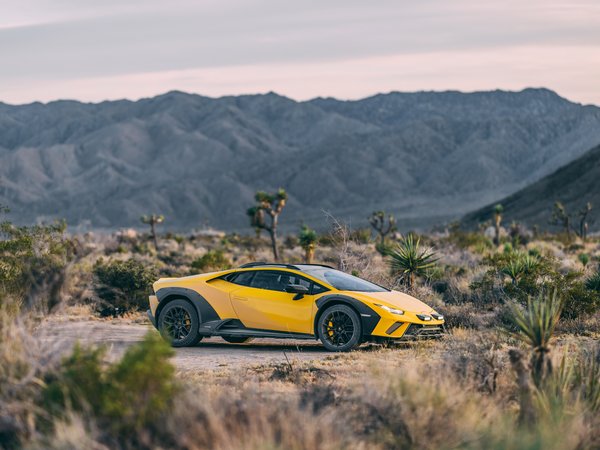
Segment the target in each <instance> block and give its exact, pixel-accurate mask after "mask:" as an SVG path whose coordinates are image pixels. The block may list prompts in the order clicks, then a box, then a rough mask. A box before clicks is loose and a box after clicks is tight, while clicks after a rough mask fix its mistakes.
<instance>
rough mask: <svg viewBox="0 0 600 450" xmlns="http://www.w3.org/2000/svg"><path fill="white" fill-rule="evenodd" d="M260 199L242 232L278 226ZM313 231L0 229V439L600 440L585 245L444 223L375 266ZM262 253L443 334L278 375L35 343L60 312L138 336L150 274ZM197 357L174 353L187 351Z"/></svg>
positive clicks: (174, 443)
mask: <svg viewBox="0 0 600 450" xmlns="http://www.w3.org/2000/svg"><path fill="white" fill-rule="evenodd" d="M267 197H268V198H267ZM267 197H263V196H262V194H261V196H257V203H258V204H257V206H256V208H257V209H256V210H254V211H253V215H251V218H252V220H253V225H254V226H256V227H257V228H258V229H260V230H263V229H267V231H268V227H271V225H269V223H271V224H273V222H271V219H268V218H269V217H272V218H273V219H277V216H275V217H273V216H272V215H271V213H270V212H269V208H271V210H272V211H273V212H274V213H275V214H279V213H281V210H282V208H283V206H284V205H285V197H284V196H283V194H282V195H279V196H278V195H269V196H267ZM259 208H260V209H259ZM277 209H279V212H277ZM259 211H263V212H262V213H260V212H259ZM257 214H258V215H259V216H260V215H261V214H262V219H261V218H258V219H257V218H256V215H257ZM492 214H493V212H492ZM491 217H492V218H493V217H494V216H493V215H492V216H491ZM324 222H328V223H329V225H328V226H327V227H324V228H323V229H322V230H321V231H320V232H317V231H315V230H312V229H310V228H308V227H306V228H303V229H302V230H301V231H300V234H297V233H292V234H290V235H288V236H285V235H281V236H280V238H279V237H278V235H277V233H276V234H275V235H274V236H275V241H274V240H273V235H272V234H271V233H270V232H269V231H268V232H269V236H268V237H267V236H261V235H260V234H259V235H238V234H224V233H203V232H198V233H190V234H177V235H174V234H169V233H163V234H161V233H154V234H153V233H152V231H150V233H146V234H143V233H142V234H140V233H138V232H133V231H128V232H121V233H118V234H117V233H115V234H114V235H98V234H97V235H93V234H87V235H72V234H70V233H69V232H68V228H66V225H65V224H64V223H56V224H51V225H40V226H34V227H16V226H14V225H13V224H11V223H9V222H7V221H4V222H2V224H1V232H2V239H1V240H0V256H1V258H0V445H1V446H2V447H3V448H23V447H26V448H97V449H103V448H189V449H204V448H210V449H231V448H245V449H254V448H255V449H264V448H274V449H341V448H348V447H351V448H364V449H371V448H373V449H410V448H425V449H456V448H461V449H479V448H486V449H504V448H510V449H538V448H544V449H594V448H598V447H599V446H600V433H599V430H600V419H599V418H600V347H599V346H598V339H599V338H600V312H599V311H600V268H599V263H600V240H599V239H598V237H597V236H595V235H593V234H589V233H588V234H587V235H586V236H585V239H584V236H579V235H578V234H579V233H577V234H575V233H573V235H572V236H570V238H569V239H563V236H562V235H554V234H549V233H542V232H537V233H536V234H535V236H534V235H533V234H532V233H528V232H526V230H523V229H522V228H519V227H514V228H515V229H517V228H518V229H517V231H514V230H513V226H512V224H511V226H509V227H507V228H504V227H503V226H502V222H500V224H499V227H498V232H497V233H496V229H495V227H492V230H491V233H486V232H483V231H468V230H462V229H460V228H459V227H457V226H449V227H447V228H446V229H443V230H440V231H439V232H436V233H429V234H417V233H411V232H405V233H403V234H401V235H400V234H398V235H394V234H392V233H389V234H388V235H386V236H385V237H384V238H385V239H384V242H385V246H386V247H388V249H387V250H386V251H385V252H380V251H379V250H380V248H378V247H380V243H381V235H380V234H378V235H377V236H376V237H375V238H372V237H371V233H370V230H368V229H351V228H350V227H349V226H347V225H346V224H344V223H343V222H341V221H339V220H336V219H334V218H332V217H324ZM275 223H276V221H275ZM259 224H263V225H264V227H263V226H259ZM494 224H495V222H494ZM366 225H367V226H368V224H366ZM265 227H267V228H265ZM386 228H387V227H386ZM274 230H277V226H275V228H274ZM511 230H513V232H511ZM365 231H366V232H365ZM407 231H408V230H407ZM496 237H497V238H498V242H497V243H495V242H494V240H495V239H496ZM278 238H279V240H278ZM155 239H156V241H157V243H158V248H160V252H156V251H155V249H154V240H155ZM280 241H281V242H280ZM274 242H275V244H274ZM274 245H275V247H274ZM274 250H276V252H277V253H275V252H274ZM581 255H586V258H584V259H585V260H586V263H585V264H584V263H583V262H582V257H581ZM273 256H278V257H279V260H281V261H285V262H287V263H301V262H304V261H307V260H312V261H314V262H319V263H326V264H330V265H333V266H336V267H340V268H341V269H343V270H345V271H347V272H349V273H354V274H356V275H359V276H361V277H364V278H366V279H369V280H372V281H374V282H376V283H379V284H381V285H385V286H388V287H394V288H395V289H399V290H401V291H405V292H408V293H411V294H412V295H414V296H416V297H418V298H421V299H422V300H424V301H425V302H427V303H428V304H431V305H432V306H434V307H435V308H436V310H438V311H439V312H441V313H443V314H444V315H445V317H446V324H447V335H446V336H445V338H443V339H442V340H440V341H423V342H416V343H412V344H401V345H374V344H365V345H363V346H362V347H361V348H360V349H359V350H357V351H355V352H352V353H349V354H331V355H329V356H327V357H323V358H319V359H318V360H314V361H311V360H306V359H303V360H298V359H296V358H295V357H294V354H293V353H287V354H284V353H282V355H281V361H280V362H279V363H267V364H265V363H261V361H255V362H253V363H251V364H244V365H235V364H234V365H229V366H227V367H226V368H220V369H198V368H195V369H189V368H187V369H186V368H181V367H179V366H177V363H176V361H175V360H174V359H173V356H174V354H175V351H174V350H173V349H171V348H169V347H168V346H166V345H165V343H164V342H163V341H162V340H161V338H160V337H159V336H158V333H157V332H155V331H154V330H153V329H151V328H150V327H148V332H147V335H146V337H145V338H144V339H143V340H141V341H140V342H139V343H137V344H135V345H133V346H131V347H129V348H128V349H127V350H126V351H125V352H124V353H123V354H113V353H112V350H111V348H110V347H107V346H106V345H104V344H103V343H97V344H96V345H89V344H78V345H75V346H72V345H66V344H65V343H64V342H63V343H62V344H61V342H60V341H56V340H50V339H47V338H44V334H43V330H44V328H45V326H47V324H48V323H52V322H53V321H56V320H58V317H63V318H64V317H66V319H64V320H65V322H64V324H63V322H61V324H63V325H61V326H64V327H68V323H70V322H73V321H82V320H84V321H110V322H111V323H114V324H115V325H118V324H120V323H123V321H126V320H129V321H133V323H136V322H138V323H139V325H138V326H140V327H142V326H144V325H143V323H144V320H145V319H144V317H143V310H144V309H145V307H146V306H145V299H146V297H147V295H148V294H149V293H150V289H151V286H150V283H151V282H152V281H153V280H154V279H156V278H157V277H167V276H185V275H190V274H194V273H198V272H205V271H212V270H219V269H224V268H228V267H232V266H238V265H241V264H243V263H246V262H250V261H256V260H271V259H272V257H273ZM309 256H310V258H309ZM107 310H108V312H107ZM61 320H63V319H61ZM202 345H203V344H200V345H199V346H198V347H197V348H194V349H192V350H193V351H197V352H198V355H199V356H200V355H201V354H202V350H203V349H202Z"/></svg>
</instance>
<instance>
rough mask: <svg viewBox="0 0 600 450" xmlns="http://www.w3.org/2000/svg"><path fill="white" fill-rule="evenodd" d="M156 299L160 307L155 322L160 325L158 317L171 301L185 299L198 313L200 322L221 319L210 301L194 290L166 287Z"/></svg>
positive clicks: (159, 292)
mask: <svg viewBox="0 0 600 450" xmlns="http://www.w3.org/2000/svg"><path fill="white" fill-rule="evenodd" d="M156 298H158V307H157V308H156V314H155V320H156V323H157V324H158V317H159V316H160V313H161V311H162V309H163V308H164V307H165V305H167V304H168V303H169V302H170V301H171V300H175V299H184V300H186V299H187V300H188V301H189V302H190V303H191V304H192V305H193V306H194V308H196V312H197V313H198V322H199V323H200V324H201V323H203V322H209V321H211V320H219V319H221V318H220V317H219V315H218V314H217V312H216V311H215V309H214V308H213V307H212V306H211V304H210V303H208V301H207V300H206V299H205V298H204V297H202V296H201V295H200V294H198V293H197V292H196V291H194V290H192V289H186V288H181V287H165V288H162V289H159V290H158V291H156Z"/></svg>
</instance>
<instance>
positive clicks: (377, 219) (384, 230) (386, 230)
mask: <svg viewBox="0 0 600 450" xmlns="http://www.w3.org/2000/svg"><path fill="white" fill-rule="evenodd" d="M385 216H386V214H385V211H375V212H373V213H372V214H371V216H370V217H369V223H370V224H371V226H372V227H373V228H374V229H375V231H376V232H377V234H378V235H379V243H380V246H381V248H384V247H385V237H386V236H387V235H388V234H390V233H393V232H394V231H396V219H395V218H394V216H392V215H391V214H389V215H388V217H387V224H386V220H385Z"/></svg>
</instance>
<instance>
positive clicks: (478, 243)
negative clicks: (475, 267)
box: [446, 227, 494, 253]
mask: <svg viewBox="0 0 600 450" xmlns="http://www.w3.org/2000/svg"><path fill="white" fill-rule="evenodd" d="M446 241H447V242H448V243H449V244H453V245H455V246H457V247H458V248H461V249H473V250H475V251H476V252H477V253H484V252H485V251H487V250H491V249H492V248H494V243H493V242H492V240H491V239H490V238H488V237H486V236H485V235H484V234H482V233H474V232H470V231H463V230H460V229H459V228H457V227H454V228H452V229H451V230H450V234H449V235H448V237H447V238H446Z"/></svg>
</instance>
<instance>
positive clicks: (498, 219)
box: [494, 203, 504, 245]
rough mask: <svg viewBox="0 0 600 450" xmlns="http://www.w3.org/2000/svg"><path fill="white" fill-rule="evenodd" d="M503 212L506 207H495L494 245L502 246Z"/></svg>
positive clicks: (498, 205) (499, 205)
mask: <svg viewBox="0 0 600 450" xmlns="http://www.w3.org/2000/svg"><path fill="white" fill-rule="evenodd" d="M503 212H504V207H503V206H502V205H501V204H500V203H498V204H497V205H496V206H494V244H496V245H500V224H501V223H502V213H503Z"/></svg>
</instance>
